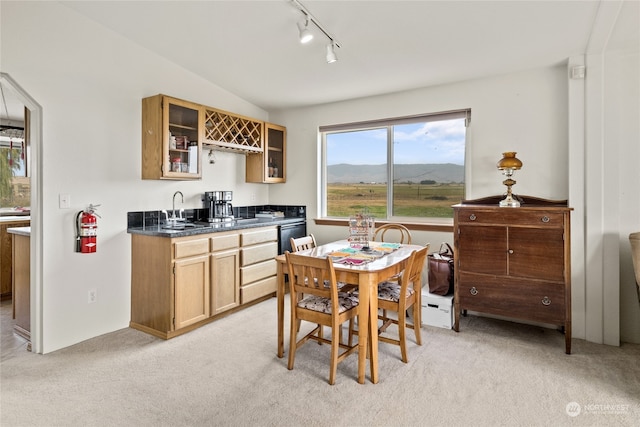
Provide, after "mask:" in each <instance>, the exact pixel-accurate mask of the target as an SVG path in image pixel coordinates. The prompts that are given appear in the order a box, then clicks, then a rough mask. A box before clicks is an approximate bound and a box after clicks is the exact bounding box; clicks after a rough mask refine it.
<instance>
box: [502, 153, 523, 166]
mask: <svg viewBox="0 0 640 427" xmlns="http://www.w3.org/2000/svg"><path fill="white" fill-rule="evenodd" d="M497 166H498V169H500V170H504V169H511V170H519V169H520V168H522V162H521V161H520V160H519V159H518V158H517V157H516V152H515V151H507V152H505V153H502V159H500V161H499V162H498V164H497Z"/></svg>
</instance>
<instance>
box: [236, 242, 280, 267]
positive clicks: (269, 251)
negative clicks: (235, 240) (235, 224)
mask: <svg viewBox="0 0 640 427" xmlns="http://www.w3.org/2000/svg"><path fill="white" fill-rule="evenodd" d="M241 252H242V254H241V255H240V265H241V266H242V267H244V266H245V265H251V264H255V263H256V262H261V261H266V260H268V259H273V258H275V257H276V256H277V255H278V242H271V243H263V244H261V245H255V246H250V247H248V248H242V251H241Z"/></svg>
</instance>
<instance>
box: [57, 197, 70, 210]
mask: <svg viewBox="0 0 640 427" xmlns="http://www.w3.org/2000/svg"><path fill="white" fill-rule="evenodd" d="M58 203H59V205H60V209H69V208H71V195H69V194H60V195H59V196H58Z"/></svg>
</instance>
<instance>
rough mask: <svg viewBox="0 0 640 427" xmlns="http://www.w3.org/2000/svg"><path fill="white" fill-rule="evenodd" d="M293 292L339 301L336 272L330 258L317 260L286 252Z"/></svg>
mask: <svg viewBox="0 0 640 427" xmlns="http://www.w3.org/2000/svg"><path fill="white" fill-rule="evenodd" d="M285 256H286V258H287V264H288V267H289V277H290V278H293V279H290V281H291V283H292V291H293V292H296V293H300V294H305V295H306V294H311V295H317V296H320V297H324V298H334V299H337V296H338V286H337V282H336V272H335V270H334V268H333V263H332V262H331V259H330V258H315V257H310V256H305V255H297V254H295V253H290V252H285Z"/></svg>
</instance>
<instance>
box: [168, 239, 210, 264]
mask: <svg viewBox="0 0 640 427" xmlns="http://www.w3.org/2000/svg"><path fill="white" fill-rule="evenodd" d="M173 248H174V258H176V259H178V258H186V257H190V256H194V255H202V254H206V253H208V252H209V239H192V240H183V241H180V242H175V243H174V244H173Z"/></svg>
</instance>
